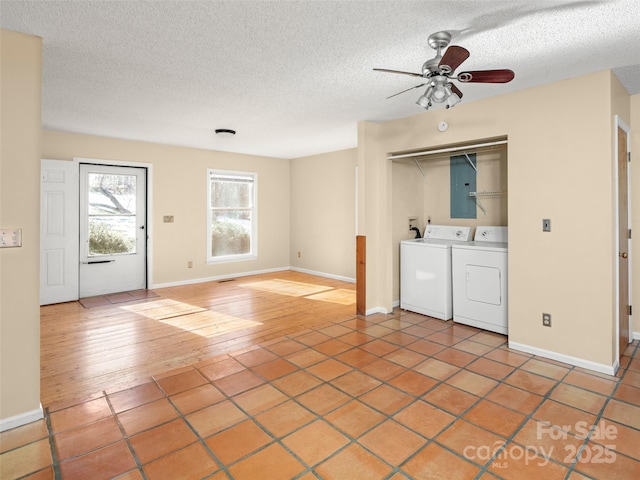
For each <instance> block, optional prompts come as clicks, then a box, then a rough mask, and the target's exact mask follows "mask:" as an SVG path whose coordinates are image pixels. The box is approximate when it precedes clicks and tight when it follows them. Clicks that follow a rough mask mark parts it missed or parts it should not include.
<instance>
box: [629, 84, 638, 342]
mask: <svg viewBox="0 0 640 480" xmlns="http://www.w3.org/2000/svg"><path fill="white" fill-rule="evenodd" d="M630 117H631V123H630V124H628V125H629V127H631V155H632V157H633V159H634V161H632V162H631V225H632V228H633V229H634V232H635V233H634V234H633V235H632V240H631V251H632V257H631V260H632V262H633V263H632V266H631V268H632V279H631V288H632V295H631V304H632V305H635V307H634V308H635V315H633V316H632V317H631V323H632V330H633V331H634V332H635V338H637V339H640V231H639V230H638V228H640V165H639V164H638V159H639V158H640V94H639V95H633V96H632V97H631V113H630Z"/></svg>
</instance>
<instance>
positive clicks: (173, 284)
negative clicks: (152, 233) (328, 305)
mask: <svg viewBox="0 0 640 480" xmlns="http://www.w3.org/2000/svg"><path fill="white" fill-rule="evenodd" d="M289 270H291V271H294V272H300V273H308V274H309V275H316V276H318V277H325V278H332V279H334V280H341V281H343V282H349V283H355V282H356V280H355V279H354V278H349V277H342V276H340V275H333V274H330V273H323V272H316V271H314V270H305V269H303V268H297V267H278V268H269V269H266V270H254V271H252V272H240V273H229V274H227V275H216V276H214V277H204V278H192V279H189V280H179V281H177V282H167V283H158V284H157V285H153V286H151V287H149V288H150V289H152V288H166V287H179V286H181V285H194V284H196V283H206V282H217V281H219V280H227V279H229V278H238V277H250V276H251V275H262V274H264V273H275V272H286V271H289Z"/></svg>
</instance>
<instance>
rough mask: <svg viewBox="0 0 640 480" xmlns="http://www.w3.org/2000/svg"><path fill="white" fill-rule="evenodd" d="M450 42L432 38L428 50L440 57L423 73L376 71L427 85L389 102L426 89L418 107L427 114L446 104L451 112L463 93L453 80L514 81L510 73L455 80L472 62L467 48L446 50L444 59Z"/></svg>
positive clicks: (443, 36) (442, 35) (445, 36)
mask: <svg viewBox="0 0 640 480" xmlns="http://www.w3.org/2000/svg"><path fill="white" fill-rule="evenodd" d="M449 42H451V34H450V33H449V32H436V33H434V34H431V35H429V46H430V47H431V48H433V49H434V50H436V52H437V53H436V56H435V57H434V58H432V59H431V60H427V61H426V62H424V64H423V65H422V73H413V72H403V71H400V70H389V69H386V68H374V70H375V71H376V72H387V73H399V74H401V75H410V76H412V77H420V78H424V79H425V82H424V83H421V84H420V85H416V86H415V87H411V88H408V89H406V90H403V91H401V92H398V93H396V94H393V95H391V96H389V97H387V99H389V98H391V97H395V96H396V95H400V94H401V93H405V92H408V91H409V90H414V89H416V88H420V87H424V86H425V85H427V89H426V91H425V92H424V94H423V95H420V98H418V100H417V102H416V103H417V104H418V105H420V106H421V107H422V108H424V109H425V110H428V109H429V107H431V106H432V105H433V102H435V103H445V102H446V108H450V107H453V106H454V105H456V104H457V103H458V102H460V100H461V99H462V92H461V91H460V89H459V88H458V87H456V86H455V85H454V84H453V83H451V80H457V81H459V82H462V83H507V82H510V81H511V80H513V78H514V77H515V74H514V73H513V71H512V70H507V69H501V70H472V71H468V72H461V73H459V74H458V75H457V76H454V75H453V72H454V70H455V69H456V68H458V67H459V66H460V65H461V64H462V62H464V61H465V60H466V59H467V58H469V51H468V50H467V49H466V48H463V47H459V46H456V45H452V46H450V47H449V48H447V50H446V51H445V52H444V55H443V54H442V49H443V48H446V47H447V46H448V45H449Z"/></svg>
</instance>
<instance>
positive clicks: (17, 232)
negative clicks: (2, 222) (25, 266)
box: [0, 228, 22, 248]
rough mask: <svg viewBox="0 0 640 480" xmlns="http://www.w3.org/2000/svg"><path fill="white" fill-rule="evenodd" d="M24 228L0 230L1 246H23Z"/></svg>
mask: <svg viewBox="0 0 640 480" xmlns="http://www.w3.org/2000/svg"><path fill="white" fill-rule="evenodd" d="M21 246H22V229H21V228H14V229H8V230H5V229H3V230H0V248H10V247H21Z"/></svg>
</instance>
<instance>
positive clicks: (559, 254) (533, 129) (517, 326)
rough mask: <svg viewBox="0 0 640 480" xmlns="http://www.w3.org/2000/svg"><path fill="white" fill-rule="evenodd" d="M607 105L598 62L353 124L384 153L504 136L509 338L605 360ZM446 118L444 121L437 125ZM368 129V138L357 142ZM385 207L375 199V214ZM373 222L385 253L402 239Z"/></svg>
mask: <svg viewBox="0 0 640 480" xmlns="http://www.w3.org/2000/svg"><path fill="white" fill-rule="evenodd" d="M476 88H480V86H476ZM611 108H612V107H611V77H610V72H609V71H604V72H597V73H594V74H590V75H585V76H581V77H577V78H572V79H568V80H564V81H561V82H556V83H553V84H548V85H543V86H540V87H536V88H530V89H526V90H521V91H518V92H514V93H511V94H505V95H501V96H498V97H492V98H489V99H485V100H482V101H477V102H472V103H468V104H465V102H464V101H463V102H462V103H461V104H459V105H458V106H456V107H455V108H453V109H448V110H445V109H441V110H434V111H431V112H426V113H422V114H420V115H416V116H414V117H409V118H405V119H400V120H395V121H391V122H387V123H384V124H380V125H379V126H378V128H379V131H378V135H377V137H376V138H370V137H366V136H363V135H360V136H359V148H362V149H365V150H368V151H369V154H370V155H373V156H375V158H376V160H377V161H379V162H382V161H386V162H387V163H390V162H388V160H386V155H387V153H389V152H392V153H398V152H406V151H415V150H418V149H422V148H432V147H439V146H445V145H454V144H461V143H467V142H471V141H480V140H484V139H491V138H499V137H505V136H506V137H507V139H508V191H509V198H508V205H509V212H508V224H509V341H510V343H511V342H513V343H514V344H519V345H524V346H527V347H530V348H531V349H535V350H536V351H539V352H541V353H544V352H552V353H553V354H554V355H557V356H563V358H565V357H566V358H572V359H578V360H580V361H584V362H585V363H593V364H594V365H597V366H601V367H611V366H612V364H613V362H614V358H613V357H614V351H613V350H612V345H613V339H612V328H611V327H612V322H613V321H614V319H613V311H614V303H615V298H614V296H613V294H612V285H613V284H614V245H613V244H612V238H613V229H614V223H615V222H614V219H613V218H612V212H613V208H614V203H613V202H614V198H613V197H614V192H613V178H612V174H613V170H612V161H613V159H612V131H613V129H612V122H613V119H612V117H611ZM443 120H444V121H446V122H447V123H448V124H449V129H448V130H447V131H446V132H438V130H437V128H436V127H437V125H438V123H439V122H440V121H443ZM367 141H371V142H372V143H371V144H370V145H365V144H364V143H362V142H367ZM375 143H377V145H375ZM370 162H371V160H370ZM378 171H379V172H384V170H383V169H378ZM375 181H376V183H377V185H380V184H382V183H383V180H381V179H375ZM365 188H367V189H368V188H370V185H369V184H367V185H366V186H365ZM387 193H388V192H381V195H382V197H381V201H383V202H387V204H388V205H389V206H390V205H391V199H390V198H388V197H386V194H387ZM388 210H390V208H389V207H388V208H386V209H385V208H383V209H381V213H380V214H379V215H378V217H379V218H378V220H379V221H380V222H383V221H385V220H386V219H387V216H388V212H387V211H388ZM543 218H550V219H551V221H552V231H551V232H542V227H541V225H542V219H543ZM388 225H391V223H390V222H389V223H388ZM595 225H597V228H592V227H593V226H595ZM367 231H368V232H369V231H370V229H367ZM587 231H588V235H587V234H586V233H587ZM377 232H378V238H377V239H375V241H378V242H380V244H381V246H380V250H384V251H385V254H386V256H387V258H388V259H391V258H392V254H393V250H394V249H395V248H397V245H394V244H393V240H392V235H391V234H390V233H389V234H387V233H386V232H384V231H383V230H380V229H379V230H378V231H377ZM367 241H368V242H369V238H367ZM368 262H369V259H368ZM372 267H373V268H375V265H374V266H372ZM367 268H369V264H368V265H367ZM390 273H391V274H392V275H399V272H397V271H392V272H390ZM367 279H369V276H368V275H367ZM392 284H393V282H392V281H391V279H389V281H388V283H387V284H385V285H381V290H379V291H377V292H376V295H377V298H378V299H379V301H380V302H381V304H383V305H385V304H386V303H387V302H389V303H390V298H391V296H392V291H393V289H392ZM367 293H368V294H369V292H367ZM542 312H545V313H551V314H552V318H553V327H552V328H548V327H543V326H542V321H541V316H542Z"/></svg>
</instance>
